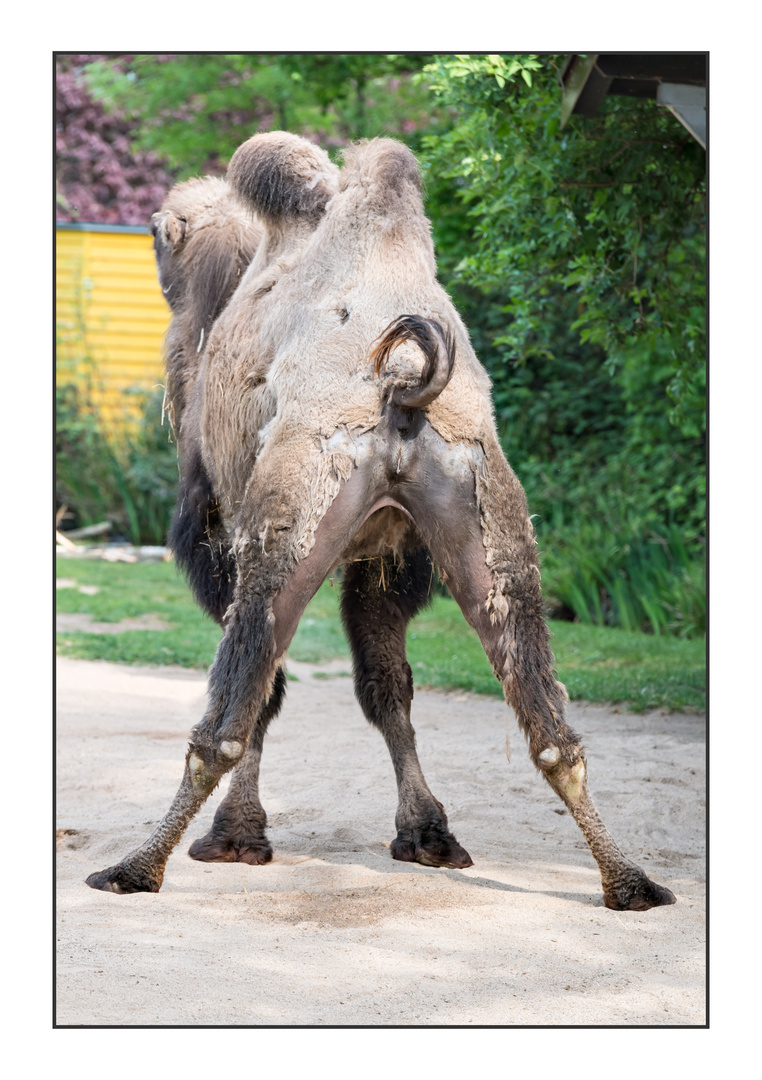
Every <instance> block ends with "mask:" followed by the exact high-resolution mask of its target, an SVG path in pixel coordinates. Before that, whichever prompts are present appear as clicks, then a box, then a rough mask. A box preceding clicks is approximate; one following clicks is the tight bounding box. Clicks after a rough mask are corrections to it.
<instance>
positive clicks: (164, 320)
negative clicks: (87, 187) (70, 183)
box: [56, 225, 169, 429]
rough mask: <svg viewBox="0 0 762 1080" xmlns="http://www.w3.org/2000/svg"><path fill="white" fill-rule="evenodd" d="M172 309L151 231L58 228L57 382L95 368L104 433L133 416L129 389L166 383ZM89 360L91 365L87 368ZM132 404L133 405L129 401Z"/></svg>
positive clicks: (95, 381) (93, 382) (96, 389)
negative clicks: (165, 355) (69, 374)
mask: <svg viewBox="0 0 762 1080" xmlns="http://www.w3.org/2000/svg"><path fill="white" fill-rule="evenodd" d="M168 325H169V307H168V306H167V303H166V301H165V299H164V296H163V294H162V291H161V288H160V286H159V281H158V277H157V274H156V263H155V261H154V255H153V239H152V237H151V235H150V233H149V232H148V230H147V229H146V230H144V231H142V230H141V231H137V228H136V229H135V231H123V228H118V227H117V228H114V229H111V228H110V227H109V226H104V225H101V226H89V227H88V226H87V225H85V226H77V227H75V228H66V227H63V228H62V227H61V226H60V225H59V227H58V228H57V229H56V328H57V340H58V349H57V352H58V377H59V378H62V377H66V373H67V369H69V366H70V365H71V366H72V367H74V368H77V367H78V369H79V374H80V377H83V375H84V373H85V371H87V370H90V369H91V370H92V376H93V380H92V384H93V399H94V401H95V404H96V406H97V407H98V408H99V409H100V412H101V415H102V416H103V418H104V421H105V422H106V425H107V427H109V428H111V429H117V428H118V427H119V425H120V424H122V423H123V422H124V420H125V419H127V418H128V417H129V416H130V415H131V414H132V415H134V398H132V395H131V394H130V392H129V391H130V390H132V389H136V388H137V389H142V390H150V389H151V388H152V387H155V386H157V385H163V382H164V373H163V360H162V345H163V340H164V334H165V333H166V330H167V326H168ZM83 357H89V358H90V360H91V361H92V365H91V367H90V366H89V365H86V364H85V365H83V364H82V363H81V360H82V358H83ZM131 398H132V400H131Z"/></svg>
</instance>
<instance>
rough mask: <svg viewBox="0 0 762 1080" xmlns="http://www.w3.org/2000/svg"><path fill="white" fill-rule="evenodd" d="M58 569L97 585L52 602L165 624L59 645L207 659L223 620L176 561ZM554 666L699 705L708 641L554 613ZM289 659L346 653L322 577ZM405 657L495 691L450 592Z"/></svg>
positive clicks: (582, 692) (674, 702) (596, 691)
mask: <svg viewBox="0 0 762 1080" xmlns="http://www.w3.org/2000/svg"><path fill="white" fill-rule="evenodd" d="M58 576H59V578H70V579H72V580H74V581H76V582H77V584H78V585H95V586H97V587H98V589H99V591H98V593H97V594H96V595H95V596H88V595H85V594H83V593H81V592H79V591H78V590H77V588H69V589H60V590H58V593H57V600H58V610H59V611H61V612H81V613H84V614H88V615H91V616H92V618H93V619H94V620H97V621H99V622H118V621H120V620H121V619H123V618H127V617H135V616H138V615H145V614H147V613H155V614H156V615H158V616H159V617H160V618H162V619H163V620H165V621H166V622H167V623H170V624H171V628H170V629H169V630H161V631H143V630H139V631H126V632H124V633H119V634H84V633H77V632H71V631H67V632H66V633H62V634H58V635H57V646H58V652H59V654H60V655H63V656H75V657H82V658H85V659H92V660H96V659H97V660H110V661H112V662H115V663H124V664H180V665H182V666H183V667H192V668H206V667H208V666H209V665H210V664H211V662H212V660H213V658H214V652H215V649H216V647H217V643H218V641H219V638H220V630H219V628H218V627H217V626H216V624H215V623H213V622H212V621H211V619H208V618H207V617H206V616H204V615H203V614H202V613H201V612H200V611H199V609H198V608H197V607H196V605H195V603H194V602H193V599H192V598H191V595H190V593H189V591H188V588H187V586H186V585H185V583H184V581H183V580H182V578H181V576H180V575H179V573H178V572H177V569H176V567H175V566H174V564H172V563H132V564H128V563H104V562H96V561H90V560H82V561H79V560H74V559H59V561H58ZM550 628H551V631H552V633H553V639H552V646H553V651H554V653H555V657H556V666H557V669H558V675H559V678H560V679H561V681H562V682H564V683H565V684H566V687H567V689H568V691H569V695H570V696H571V697H572V698H579V699H584V700H587V701H597V702H626V703H627V704H628V705H629V706H630V707H632V708H636V709H652V708H660V707H661V708H672V709H683V708H688V709H703V708H704V706H705V691H704V685H705V650H704V642H703V640H701V639H691V640H683V639H680V638H673V637H667V636H661V637H655V636H653V635H650V634H643V633H639V632H637V631H626V630H620V629H612V628H609V627H599V626H588V625H583V624H580V623H567V622H551V623H550ZM289 655H290V656H291V657H292V658H293V659H295V660H301V661H304V662H307V663H315V664H316V663H321V662H324V661H327V660H333V659H337V658H347V657H348V649H347V645H346V641H345V638H344V635H343V632H342V629H341V626H340V622H339V617H338V589H337V588H334V587H332V586H331V585H330V583H328V582H326V583H325V584H324V585H323V586H322V588H321V589H320V590H319V592H318V593H317V595H316V596H315V597H314V599H313V600H312V601H311V603H310V604H309V606H308V607H307V610H306V611H305V613H304V616H303V618H302V621H301V623H300V626H299V629H298V631H297V633H296V636H295V638H294V641H293V642H292V645H291V648H290V650H289ZM408 660H409V662H410V665H411V667H412V669H413V675H414V678H415V682H416V685H417V686H433V687H437V688H440V689H443V690H453V689H461V690H467V691H470V692H472V693H479V694H493V695H496V696H500V695H501V694H502V690H501V688H500V685H499V683H498V682H497V680H496V679H495V677H494V676H493V674H492V671H491V669H490V666H489V663H488V661H487V659H486V657H485V655H484V652H483V650H482V647H481V645H480V643H479V640H478V638H477V637H476V634H475V633H474V632H473V630H471V628H470V627H469V626H468V625H467V623H466V622H465V620H464V619H463V616H462V615H461V613H460V610H459V608H458V607H457V605H456V604H455V602H454V601H453V600H451V599H450V598H449V597H442V596H437V597H436V598H435V599H434V602H433V604H432V605H431V607H430V608H428V609H427V610H426V611H424V612H423V613H422V614H421V615H419V616H418V618H416V619H415V620H413V622H412V623H411V625H410V628H409V631H408Z"/></svg>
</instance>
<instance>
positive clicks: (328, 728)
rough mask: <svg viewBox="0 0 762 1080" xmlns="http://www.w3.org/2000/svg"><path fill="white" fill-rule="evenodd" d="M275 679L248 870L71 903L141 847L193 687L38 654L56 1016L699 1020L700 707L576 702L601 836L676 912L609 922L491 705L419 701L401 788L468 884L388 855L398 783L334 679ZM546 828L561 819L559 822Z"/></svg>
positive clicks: (181, 737)
mask: <svg viewBox="0 0 762 1080" xmlns="http://www.w3.org/2000/svg"><path fill="white" fill-rule="evenodd" d="M290 671H291V672H292V673H294V674H296V675H297V677H298V681H293V682H290V683H289V687H288V695H287V702H286V705H285V706H284V709H283V712H282V713H281V716H280V717H279V718H278V719H277V720H276V721H275V722H274V723H273V725H272V727H271V731H270V734H269V735H268V738H267V742H266V745H265V755H264V759H263V767H262V785H261V794H262V802H263V804H264V806H265V808H266V810H267V812H268V816H269V821H270V826H269V834H270V837H271V840H272V842H273V847H274V849H275V857H274V860H273V862H272V863H270V864H269V865H267V866H264V867H251V866H246V865H241V864H220V865H216V864H215V865H209V864H205V863H199V862H194V861H193V860H191V859H189V858H188V857H187V854H186V852H187V849H188V846H189V844H190V842H191V841H192V840H193V839H195V838H196V837H198V836H201V835H202V834H203V833H204V832H205V831H206V830H207V828H208V826H209V823H210V822H211V819H212V816H213V814H214V810H215V808H216V806H217V805H218V803H219V800H220V798H221V797H222V795H223V794H224V791H225V787H226V784H225V783H223V785H221V788H220V790H219V792H217V793H215V795H213V796H212V798H211V799H210V800H209V801H208V803H207V804H206V806H205V807H204V809H203V810H202V812H201V814H200V815H199V817H198V818H197V819H196V820H195V821H194V822H193V823H192V824H191V826H190V828H189V829H188V832H187V834H186V837H185V838H184V840H183V842H182V843H181V844H180V846H179V847H178V848H177V849H176V850H175V853H174V854H173V855H172V857H171V858H170V860H169V863H168V866H167V871H166V875H165V879H164V885H163V887H162V889H161V891H160V892H159V893H157V894H136V895H131V896H117V895H114V894H111V893H102V892H97V891H94V890H92V889H89V888H87V886H86V885H85V884H84V880H85V878H86V877H87V875H88V874H90V873H91V872H93V871H94V870H100V869H102V868H103V867H105V866H107V865H110V864H112V863H114V862H116V861H118V860H119V859H120V858H121V857H122V856H123V855H125V854H126V853H127V852H128V851H129V850H131V849H132V848H134V847H136V846H137V845H139V844H140V843H141V842H142V841H143V840H144V839H145V837H146V836H147V835H148V834H149V833H150V831H151V829H152V827H153V824H154V823H155V822H156V821H158V820H159V818H160V817H161V815H162V814H163V812H164V811H165V810H166V808H167V806H168V805H169V801H170V799H171V797H172V795H173V794H174V792H175V790H176V788H177V784H178V782H179V779H180V775H181V772H182V762H183V756H184V753H185V747H186V745H187V736H188V732H189V730H190V728H191V726H192V724H193V723H194V722H196V721H197V720H198V719H199V717H200V716H201V714H202V711H203V708H204V695H205V686H206V677H205V675H203V674H200V673H195V672H190V671H186V670H182V669H178V668H138V667H134V668H130V667H123V666H118V665H112V664H107V663H104V662H95V663H92V662H88V661H80V660H68V659H59V661H58V744H57V775H58V784H57V825H58V830H59V832H58V846H59V852H58V867H57V896H58V901H57V915H56V931H57V932H56V938H57V1016H56V1019H57V1023H58V1024H59V1025H81V1024H87V1025H111V1024H119V1025H170V1026H174V1025H187V1024H190V1025H202V1024H203V1025H215V1026H216V1025H287V1026H295V1025H317V1026H321V1027H329V1026H346V1025H371V1026H378V1025H402V1026H407V1025H411V1026H415V1025H422V1026H433V1025H447V1026H455V1025H465V1026H478V1025H507V1026H511V1025H528V1024H536V1025H555V1024H573V1025H580V1026H587V1025H601V1024H605V1025H632V1026H639V1025H658V1026H665V1027H667V1026H671V1025H703V1024H704V1023H705V994H704V991H705V981H704V980H705V884H704V847H705V824H704V808H705V775H704V766H705V724H704V718H703V716H699V715H692V714H679V713H662V712H653V713H649V714H645V715H637V714H634V713H629V712H627V711H626V710H624V709H622V710H619V709H616V708H612V707H610V706H597V705H586V704H584V703H573V704H572V705H571V707H570V722H571V723H572V725H573V726H574V727H575V729H576V730H577V731H579V732H580V733H581V734H582V736H583V738H584V742H585V744H586V746H587V747H588V751H587V753H588V766H589V776H590V782H591V788H592V791H593V794H594V796H595V798H596V802H597V804H598V807H599V809H600V811H601V814H602V816H603V818H604V820H605V821H606V823H607V824H608V827H609V829H610V830H611V832H612V833H613V835H614V837H615V838H616V840H617V842H618V843H619V845H620V846H621V847H622V848H623V849H624V850H625V852H626V853H627V854H628V855H630V857H632V858H634V859H635V860H636V861H638V862H639V863H640V864H641V865H642V866H643V867H644V868H645V869H646V871H647V872H648V873H649V874H650V876H651V877H653V878H654V880H656V881H658V882H660V883H662V884H664V885H667V886H668V887H669V888H671V889H672V890H673V892H674V893H675V894H676V895H677V898H678V902H677V904H675V905H674V906H671V907H663V908H656V909H653V910H651V911H647V912H641V913H639V912H612V911H609V910H607V909H606V908H605V907H604V906H603V900H602V896H601V889H600V880H599V876H598V871H597V868H596V866H595V863H594V862H593V859H592V857H591V855H590V854H589V851H588V849H587V846H586V844H585V843H584V841H583V840H582V837H581V834H580V833H579V832H578V830H577V827H576V825H575V824H574V822H573V820H572V819H571V818H570V817H569V815H568V814H567V813H566V812H565V811H564V810H563V807H562V805H561V804H560V802H559V800H558V799H557V798H556V797H555V796H554V795H553V793H552V792H551V791H550V789H549V788H548V787H547V785H546V784H545V783H544V782H543V781H542V780H541V778H540V777H539V776H538V775H537V774H536V772H535V770H534V768H533V766H532V765H531V763H530V761H529V758H528V756H527V753H526V748H525V745H524V740H523V738H522V737H521V735H520V734H519V732H518V729H517V727H516V724H515V721H514V720H513V718H512V717H510V719H509V733H510V736H511V762H510V764H509V763H508V761H507V760H506V755H505V736H506V714H507V710H506V708H505V706H504V705H503V704H502V703H501V702H500V701H499V700H498V699H492V698H483V697H478V696H474V695H467V694H442V693H437V692H432V691H422V690H419V691H417V693H416V696H415V701H414V703H413V723H414V726H415V728H416V731H417V735H418V746H419V753H420V757H421V762H422V764H423V768H424V772H425V774H426V777H427V780H428V782H429V785H430V787H431V788H432V790H433V792H434V794H435V795H436V796H437V797H438V798H439V799H440V800H441V801H442V802H443V803H444V805H445V808H446V810H447V812H448V815H449V819H450V825H451V827H452V829H453V831H454V833H455V835H456V836H457V838H458V840H459V841H460V842H461V843H462V844H463V845H464V846H465V847H466V849H467V850H468V851H469V853H470V854H471V856H472V858H473V859H474V865H473V867H471V868H469V869H468V870H465V871H456V870H446V869H444V870H443V869H433V868H428V867H424V866H418V865H410V864H403V863H398V862H394V861H393V860H392V859H391V857H390V855H389V842H390V841H391V840H392V838H393V836H394V825H393V822H394V811H395V805H396V791H395V784H394V777H393V772H392V767H391V763H390V760H389V757H388V754H387V752H386V748H385V746H384V744H383V741H382V739H381V737H380V735H379V734H378V733H377V732H376V731H374V730H373V729H372V728H371V727H370V726H369V725H368V724H367V723H366V721H365V720H364V719H363V717H362V714H361V712H360V709H359V706H358V705H357V703H356V701H355V698H354V694H353V691H352V680H351V679H350V678H348V677H346V676H345V675H342V674H341V672H342V671H344V672H346V665H344V664H342V663H334V664H332V665H328V666H327V668H326V669H319V668H315V667H312V666H308V665H304V664H297V663H291V664H290ZM559 811H561V812H559Z"/></svg>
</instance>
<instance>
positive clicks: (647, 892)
mask: <svg viewBox="0 0 762 1080" xmlns="http://www.w3.org/2000/svg"><path fill="white" fill-rule="evenodd" d="M603 902H604V904H605V905H606V907H607V908H611V910H612V911H648V909H649V908H652V907H662V906H664V905H666V904H676V903H677V897H676V896H675V894H674V893H673V892H671V890H670V889H667V888H665V887H664V886H663V885H657V884H656V882H655V881H651V879H650V878H647V877H646V876H645V874H644V875H643V877H642V878H641V879H639V880H638V881H637V882H635V883H634V884H631V883H628V884H627V885H623V886H620V887H619V888H618V889H615V890H613V889H612V890H609V891H608V892H607V891H605V890H604V893H603Z"/></svg>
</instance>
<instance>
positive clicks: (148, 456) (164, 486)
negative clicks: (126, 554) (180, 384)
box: [56, 360, 177, 544]
mask: <svg viewBox="0 0 762 1080" xmlns="http://www.w3.org/2000/svg"><path fill="white" fill-rule="evenodd" d="M94 384H95V373H94V368H93V366H92V363H91V362H89V361H87V360H80V361H79V362H78V363H76V364H75V363H73V362H66V361H61V362H59V364H58V371H57V379H56V505H57V506H58V507H61V506H65V507H67V509H68V513H69V514H70V515H71V516H72V518H73V520H72V518H70V519H69V520H70V522H71V523H73V524H75V525H77V526H82V525H93V524H95V523H96V522H100V521H104V520H108V521H110V522H111V524H112V528H113V530H114V531H115V532H117V533H121V534H122V535H124V536H125V537H126V538H127V539H129V540H130V541H131V542H132V543H133V544H164V543H165V541H166V536H167V529H168V527H169V522H170V519H171V516H172V510H173V507H174V500H175V495H176V491H177V454H176V449H175V447H174V446H173V445H172V444H171V443H170V442H169V441H168V433H167V428H166V427H162V424H161V403H162V395H161V393H159V394H156V393H155V392H154V393H146V392H144V391H140V390H136V391H134V392H133V394H132V397H133V400H134V401H135V411H136V413H137V415H138V416H140V421H139V422H138V423H135V424H132V423H127V424H125V427H124V431H123V432H122V433H120V435H119V437H118V438H116V439H115V438H109V437H108V436H107V435H106V434H105V431H104V427H103V423H102V420H101V418H100V415H99V413H98V410H97V409H96V407H95V405H94V404H93V387H94Z"/></svg>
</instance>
